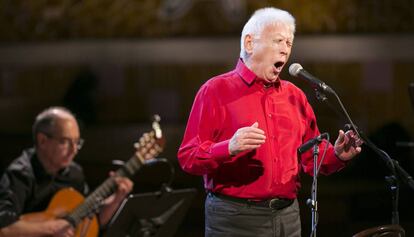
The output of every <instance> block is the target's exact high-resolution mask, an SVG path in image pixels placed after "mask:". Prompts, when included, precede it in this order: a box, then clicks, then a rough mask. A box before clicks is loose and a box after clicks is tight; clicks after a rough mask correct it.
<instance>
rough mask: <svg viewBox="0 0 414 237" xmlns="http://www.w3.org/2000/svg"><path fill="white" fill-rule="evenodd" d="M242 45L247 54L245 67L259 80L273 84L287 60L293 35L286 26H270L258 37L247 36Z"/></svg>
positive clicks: (278, 24)
mask: <svg viewBox="0 0 414 237" xmlns="http://www.w3.org/2000/svg"><path fill="white" fill-rule="evenodd" d="M244 44H245V49H246V52H247V53H248V54H249V58H248V60H247V62H245V63H246V65H247V67H249V69H250V70H252V71H253V72H254V73H255V74H256V75H257V76H258V77H259V78H260V79H262V80H264V81H266V82H275V81H276V80H277V79H278V77H279V74H280V72H281V71H282V69H283V67H284V66H285V64H286V62H287V60H288V59H289V56H290V52H291V49H292V45H293V34H292V31H291V30H290V28H289V26H288V25H286V24H282V23H277V24H270V25H267V26H265V27H264V28H263V31H262V32H261V33H260V35H259V36H256V35H247V36H246V38H245V40H244Z"/></svg>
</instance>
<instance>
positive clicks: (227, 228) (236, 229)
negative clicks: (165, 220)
mask: <svg viewBox="0 0 414 237" xmlns="http://www.w3.org/2000/svg"><path fill="white" fill-rule="evenodd" d="M300 225H301V224H300V215H299V205H298V201H297V200H295V201H294V202H293V204H292V205H290V206H289V207H286V208H284V209H281V210H272V209H270V208H266V207H256V206H251V205H248V204H242V203H238V202H233V201H229V200H223V199H221V198H219V197H216V196H214V195H212V194H208V195H207V198H206V203H205V237H221V236H226V237H230V236H234V237H300V236H301V226H300Z"/></svg>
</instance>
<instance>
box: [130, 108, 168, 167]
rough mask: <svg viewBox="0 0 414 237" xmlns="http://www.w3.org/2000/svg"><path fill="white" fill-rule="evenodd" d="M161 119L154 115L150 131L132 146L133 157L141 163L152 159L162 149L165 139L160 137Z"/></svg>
mask: <svg viewBox="0 0 414 237" xmlns="http://www.w3.org/2000/svg"><path fill="white" fill-rule="evenodd" d="M160 120H161V118H160V116H159V115H158V114H156V115H154V121H153V122H152V129H153V130H152V131H150V132H147V133H144V134H143V135H142V136H141V138H140V139H139V141H138V142H136V143H135V144H134V147H135V149H136V151H135V156H136V157H137V158H138V160H139V161H140V162H141V163H143V164H144V163H145V162H146V161H147V160H151V159H154V158H155V157H156V156H157V155H158V154H160V153H161V152H162V150H163V149H164V144H165V139H164V137H163V136H162V130H161V126H160V124H159V122H160Z"/></svg>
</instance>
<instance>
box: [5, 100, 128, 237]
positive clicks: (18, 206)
mask: <svg viewBox="0 0 414 237" xmlns="http://www.w3.org/2000/svg"><path fill="white" fill-rule="evenodd" d="M33 139H34V148H31V149H27V150H24V151H23V153H22V155H21V156H20V157H19V158H17V159H16V160H14V161H13V162H12V163H11V164H10V166H9V167H8V168H7V169H6V170H5V172H4V174H3V175H2V177H1V182H0V236H25V237H30V236H74V234H75V229H74V228H73V226H72V225H71V224H70V222H69V221H68V220H65V219H60V218H50V220H45V221H42V222H33V221H29V220H26V219H24V218H20V216H21V215H22V214H25V213H32V212H40V211H44V210H45V209H46V208H47V207H48V204H49V202H50V200H51V199H52V197H53V196H54V195H55V193H56V192H58V191H59V190H61V189H62V188H68V187H72V188H74V189H75V190H77V191H78V192H80V193H81V194H83V195H86V194H87V193H88V186H87V184H86V182H85V177H84V174H83V171H82V168H81V167H80V166H79V165H78V164H77V163H75V162H74V161H73V159H74V157H75V156H76V154H77V153H78V151H79V149H80V148H81V147H82V142H83V140H82V139H81V138H80V132H79V126H78V123H77V121H76V119H75V116H74V115H73V114H72V113H71V112H70V111H68V110H67V109H65V108H62V107H52V108H49V109H46V110H45V111H43V112H41V113H40V114H39V115H38V116H37V117H36V120H35V122H34V124H33ZM114 180H115V183H116V185H117V187H118V188H117V190H116V191H115V192H114V194H112V195H111V196H109V197H108V198H107V199H105V200H104V201H103V202H102V206H101V207H100V209H99V215H98V220H99V223H100V226H104V225H105V224H107V223H108V221H109V220H110V218H111V217H112V215H113V214H114V213H115V211H116V210H117V208H118V206H119V205H120V204H121V202H122V200H123V199H124V198H125V197H126V195H127V194H128V193H129V192H130V191H131V190H132V187H133V183H132V181H131V180H129V179H128V178H124V177H114Z"/></svg>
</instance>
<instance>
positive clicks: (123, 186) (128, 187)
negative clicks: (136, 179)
mask: <svg viewBox="0 0 414 237" xmlns="http://www.w3.org/2000/svg"><path fill="white" fill-rule="evenodd" d="M109 175H110V176H112V178H113V179H114V181H115V183H116V184H117V187H118V188H117V190H116V192H115V193H114V194H112V195H111V196H109V197H108V198H106V199H105V200H104V207H103V208H102V211H101V212H100V213H99V221H100V223H101V225H106V224H107V223H108V222H109V220H110V218H111V217H112V215H113V214H114V213H115V211H116V210H117V209H118V207H119V205H120V204H121V203H122V201H123V200H124V198H125V197H126V196H127V195H128V193H130V192H131V191H132V188H133V186H134V183H133V182H132V181H131V180H130V179H128V178H125V177H120V176H116V174H115V173H114V172H110V173H109Z"/></svg>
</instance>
